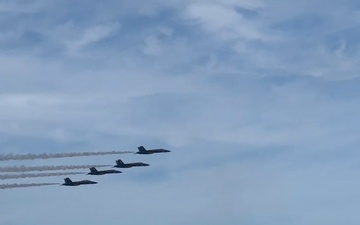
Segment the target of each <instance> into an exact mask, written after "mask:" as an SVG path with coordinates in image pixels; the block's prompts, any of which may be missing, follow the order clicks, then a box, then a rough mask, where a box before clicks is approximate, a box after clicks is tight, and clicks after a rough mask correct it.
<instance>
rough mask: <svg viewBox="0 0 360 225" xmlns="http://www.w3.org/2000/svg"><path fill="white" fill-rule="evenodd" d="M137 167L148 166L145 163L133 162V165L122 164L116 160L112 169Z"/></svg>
mask: <svg viewBox="0 0 360 225" xmlns="http://www.w3.org/2000/svg"><path fill="white" fill-rule="evenodd" d="M137 166H150V165H149V164H147V163H142V162H134V163H124V162H123V161H122V160H121V159H118V160H116V165H115V166H114V167H116V168H131V167H137Z"/></svg>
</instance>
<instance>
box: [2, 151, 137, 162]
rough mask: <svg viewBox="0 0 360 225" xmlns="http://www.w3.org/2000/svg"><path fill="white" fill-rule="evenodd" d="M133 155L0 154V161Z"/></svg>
mask: <svg viewBox="0 0 360 225" xmlns="http://www.w3.org/2000/svg"><path fill="white" fill-rule="evenodd" d="M126 153H134V152H132V151H110V152H71V153H50V154H47V153H42V154H32V153H29V154H15V155H14V154H0V161H8V160H34V159H54V158H69V157H84V156H96V155H117V154H126Z"/></svg>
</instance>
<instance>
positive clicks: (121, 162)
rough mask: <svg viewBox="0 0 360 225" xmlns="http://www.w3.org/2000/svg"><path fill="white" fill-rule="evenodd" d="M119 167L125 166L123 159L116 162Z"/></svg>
mask: <svg viewBox="0 0 360 225" xmlns="http://www.w3.org/2000/svg"><path fill="white" fill-rule="evenodd" d="M116 164H117V165H124V162H123V161H122V160H121V159H118V160H116Z"/></svg>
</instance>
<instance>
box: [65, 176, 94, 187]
mask: <svg viewBox="0 0 360 225" xmlns="http://www.w3.org/2000/svg"><path fill="white" fill-rule="evenodd" d="M64 181H65V183H63V184H62V185H63V186H79V185H83V184H97V182H95V181H91V180H80V181H71V180H70V178H68V177H67V178H65V179H64Z"/></svg>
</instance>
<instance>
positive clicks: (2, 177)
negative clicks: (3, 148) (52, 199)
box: [0, 172, 84, 180]
mask: <svg viewBox="0 0 360 225" xmlns="http://www.w3.org/2000/svg"><path fill="white" fill-rule="evenodd" d="M74 174H84V173H80V172H68V173H22V174H0V180H6V179H22V178H32V177H53V176H67V175H74Z"/></svg>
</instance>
